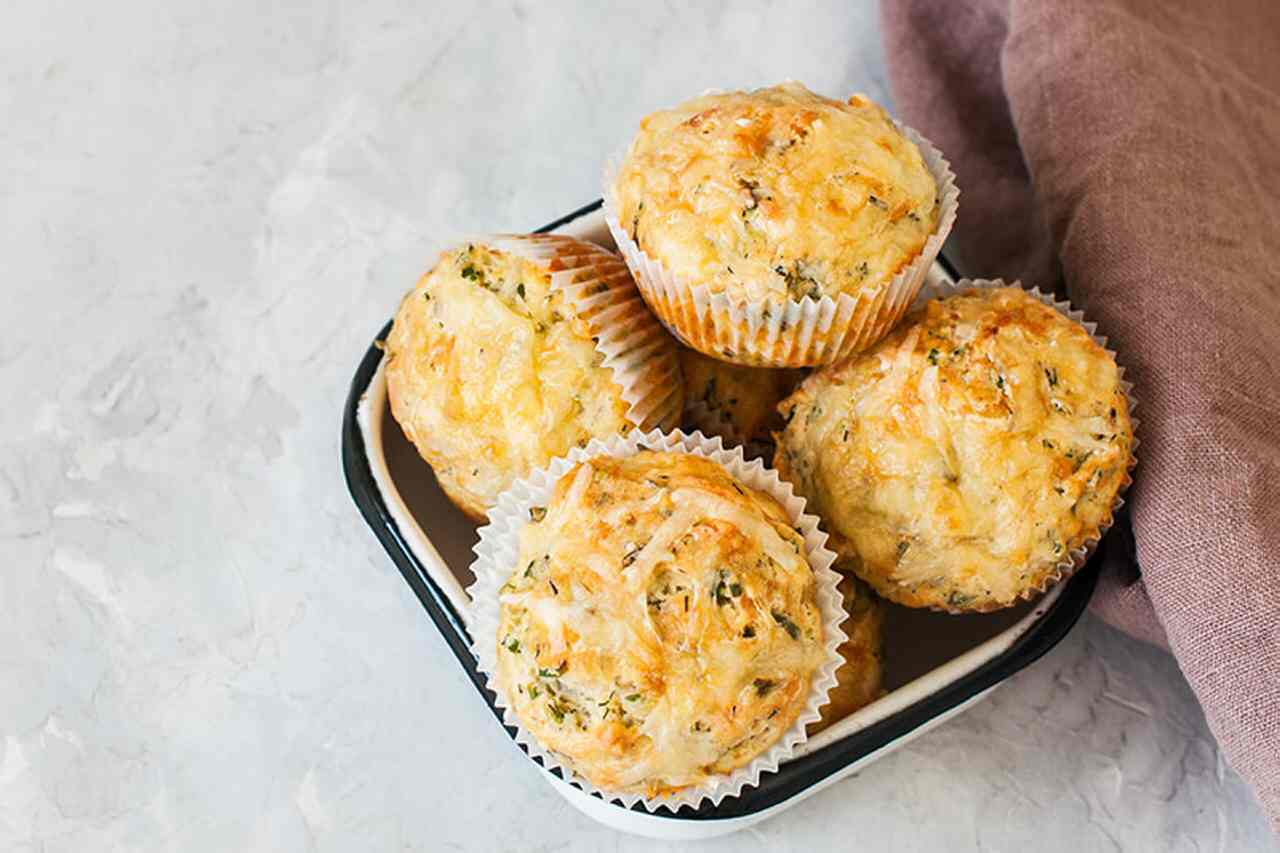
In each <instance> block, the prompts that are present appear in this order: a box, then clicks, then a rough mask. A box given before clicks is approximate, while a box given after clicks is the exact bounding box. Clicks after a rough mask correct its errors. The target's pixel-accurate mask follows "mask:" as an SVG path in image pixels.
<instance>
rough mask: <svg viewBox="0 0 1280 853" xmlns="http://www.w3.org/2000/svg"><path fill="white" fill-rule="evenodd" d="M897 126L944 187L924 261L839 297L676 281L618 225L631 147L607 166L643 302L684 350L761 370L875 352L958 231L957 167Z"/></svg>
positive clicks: (618, 232)
mask: <svg viewBox="0 0 1280 853" xmlns="http://www.w3.org/2000/svg"><path fill="white" fill-rule="evenodd" d="M895 124H897V123H896V122H895ZM897 127H898V129H899V130H900V131H901V132H902V133H903V135H905V136H906V137H907V139H909V140H911V141H912V142H913V143H915V145H916V147H917V148H918V149H919V150H920V154H921V156H922V157H923V159H924V164H925V167H926V168H927V169H928V170H929V174H931V175H932V176H933V180H934V182H935V183H936V184H937V187H938V204H939V210H938V222H937V225H936V226H935V227H934V231H933V233H932V234H931V235H930V236H929V238H928V239H927V240H926V241H925V244H924V247H923V248H922V249H921V250H920V254H918V255H916V257H915V259H914V260H913V261H911V262H910V263H909V264H907V265H906V266H905V267H903V268H902V269H901V270H899V271H898V273H897V275H895V276H894V277H893V278H892V279H891V280H890V281H889V282H888V284H885V285H876V286H874V287H866V288H863V289H862V290H860V291H858V292H857V293H854V294H850V293H841V294H839V295H838V296H837V297H835V298H832V297H830V296H823V297H822V298H821V299H817V300H814V299H767V300H759V301H743V300H741V299H738V298H735V297H733V296H731V295H730V294H728V293H725V292H713V291H712V290H711V288H709V287H708V286H707V285H705V284H701V283H699V282H697V281H692V280H689V279H687V278H685V277H684V276H681V275H677V274H675V273H674V272H672V271H671V270H669V269H667V268H666V266H665V265H664V264H663V263H662V262H661V261H660V260H658V259H656V258H652V257H650V256H649V254H648V253H646V252H645V251H644V250H643V249H641V248H640V247H639V246H638V245H636V243H635V241H634V240H632V239H631V235H630V234H628V233H627V231H626V229H624V228H622V226H621V225H620V223H619V219H618V203H617V196H616V193H615V191H614V185H615V182H616V178H617V174H618V169H619V168H620V167H621V165H622V162H623V159H624V158H625V156H626V152H627V148H625V147H624V148H623V149H621V150H620V151H618V152H616V153H615V154H614V155H613V156H612V157H610V158H609V159H608V160H607V161H606V163H605V168H604V211H605V221H606V222H607V223H608V225H609V231H610V233H612V234H613V239H614V242H615V243H617V246H618V251H619V252H621V253H622V256H623V257H624V258H625V259H626V261H627V266H629V267H630V268H631V272H632V274H633V275H635V279H636V285H637V286H638V287H639V288H640V292H641V293H642V294H643V295H644V298H645V300H646V301H647V302H648V303H649V305H650V306H651V307H652V308H653V310H654V313H656V314H657V315H658V318H659V319H661V320H662V322H663V323H664V324H666V326H667V328H668V329H670V330H671V331H672V333H673V334H675V335H676V337H678V338H680V340H681V341H683V342H684V343H685V344H686V345H688V346H691V347H693V348H694V349H696V350H699V351H701V352H703V353H705V354H707V355H710V356H714V357H715V358H719V359H724V360H726V361H732V362H736V363H738V364H748V365H755V366H760V367H811V366H816V365H821V364H831V363H833V362H836V361H840V360H842V359H845V358H847V357H849V356H850V355H852V354H854V353H856V352H859V351H861V350H864V349H866V348H867V347H869V346H871V345H872V344H874V343H875V342H876V341H878V340H880V339H881V338H882V337H884V336H885V335H886V334H888V332H889V330H890V329H891V328H893V326H894V325H896V324H897V322H898V321H899V320H901V319H902V317H903V315H904V314H905V313H906V311H907V307H908V306H909V305H910V304H911V301H912V299H914V298H915V296H916V294H917V293H918V292H919V291H920V287H921V285H923V284H924V281H925V275H926V274H927V273H928V271H929V267H930V266H931V265H932V264H933V262H934V260H935V259H936V258H937V257H938V253H939V252H941V251H942V244H943V243H944V242H945V241H946V239H947V235H948V234H949V233H951V227H952V225H954V224H955V220H956V211H957V210H958V208H959V199H960V190H959V188H958V187H957V186H956V178H955V175H954V174H953V173H952V171H951V165H950V164H949V163H948V162H947V160H946V158H945V157H943V156H942V153H941V152H940V151H939V150H938V149H937V148H935V147H934V146H933V144H932V143H931V142H929V140H927V139H925V138H924V137H923V136H921V135H920V134H918V133H916V132H915V131H914V130H912V129H911V128H909V127H906V126H904V125H901V124H898V125H897Z"/></svg>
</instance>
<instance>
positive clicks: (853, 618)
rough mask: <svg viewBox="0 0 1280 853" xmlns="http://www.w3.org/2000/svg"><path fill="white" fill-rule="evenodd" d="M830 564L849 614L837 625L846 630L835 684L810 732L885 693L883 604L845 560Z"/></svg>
mask: <svg viewBox="0 0 1280 853" xmlns="http://www.w3.org/2000/svg"><path fill="white" fill-rule="evenodd" d="M832 568H833V569H835V570H837V571H839V572H840V573H841V577H840V586H839V589H840V597H841V598H842V599H843V600H844V609H845V612H846V613H847V614H848V618H846V619H845V620H844V622H843V623H842V624H841V625H840V627H841V628H842V629H843V630H844V633H845V641H844V642H843V643H841V644H840V657H841V658H843V659H844V662H843V663H842V664H840V668H839V669H837V670H836V686H835V687H833V688H831V693H830V694H828V703H827V704H826V705H823V706H822V719H821V720H819V721H818V722H816V723H811V724H810V725H809V734H811V735H813V734H817V733H818V732H820V731H822V730H823V729H825V728H826V727H827V726H829V725H831V724H832V723H838V722H839V721H840V720H843V719H844V718H845V717H847V716H849V715H850V714H852V713H853V712H854V711H857V710H858V709H860V708H862V707H864V706H866V705H869V704H871V703H872V702H874V701H875V700H876V699H879V698H880V696H881V695H883V693H884V690H883V688H882V687H881V678H882V675H883V666H882V661H883V659H884V640H883V636H882V631H883V627H884V605H883V603H882V602H881V601H880V599H879V598H877V597H876V594H875V593H873V592H872V591H871V588H870V587H868V586H867V585H866V584H865V583H863V582H862V581H860V580H858V578H857V576H856V575H854V574H852V573H851V572H850V569H849V566H848V564H847V562H846V561H843V560H838V561H837V562H836V564H835V565H834V566H832Z"/></svg>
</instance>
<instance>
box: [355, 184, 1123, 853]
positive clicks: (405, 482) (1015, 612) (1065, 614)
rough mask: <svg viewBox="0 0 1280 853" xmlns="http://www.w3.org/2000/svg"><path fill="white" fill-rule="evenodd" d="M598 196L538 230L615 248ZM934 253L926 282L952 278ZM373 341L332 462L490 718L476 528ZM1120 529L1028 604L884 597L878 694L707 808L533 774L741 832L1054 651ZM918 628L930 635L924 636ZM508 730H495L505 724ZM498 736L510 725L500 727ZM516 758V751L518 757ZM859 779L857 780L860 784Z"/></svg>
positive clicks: (697, 830) (579, 803)
mask: <svg viewBox="0 0 1280 853" xmlns="http://www.w3.org/2000/svg"><path fill="white" fill-rule="evenodd" d="M600 208H601V203H600V202H599V201H596V202H593V203H592V204H588V205H586V206H584V207H582V208H579V209H578V210H575V211H574V212H572V213H570V214H568V215H566V216H563V217H560V218H559V219H556V220H555V221H553V222H551V223H549V224H548V225H546V226H544V227H543V228H540V229H538V230H539V231H543V232H548V231H555V232H558V233H565V234H570V235H572V236H575V237H580V238H583V239H587V240H591V241H593V242H596V243H599V244H601V245H604V246H607V247H609V248H613V243H612V241H611V239H610V237H609V232H608V229H607V228H606V227H605V223H604V216H603V214H602V213H601V209H600ZM955 276H956V273H955V271H954V270H953V269H952V268H951V267H950V265H949V264H948V262H947V261H946V259H945V258H941V259H940V260H939V261H938V263H936V264H935V265H934V268H933V270H931V272H930V280H933V281H936V280H937V279H938V278H939V277H941V278H954V277H955ZM390 329H391V323H390V322H388V323H387V324H386V326H384V327H383V329H382V331H381V332H379V333H378V336H377V339H376V340H375V341H374V342H373V343H372V344H371V345H370V347H369V350H368V352H367V353H366V354H365V357H364V359H363V360H362V361H361V362H360V365H359V367H358V368H357V369H356V374H355V378H354V379H353V380H352V382H351V390H350V393H349V394H348V397H347V401H346V407H345V410H344V412H343V421H342V465H343V471H344V473H345V475H346V479H347V486H348V488H349V490H350V492H351V496H352V498H353V499H354V500H355V503H356V506H357V507H358V508H359V510H360V513H361V514H362V515H363V516H364V519H365V521H366V522H367V523H368V524H369V527H370V528H371V529H372V530H373V532H374V534H375V535H376V536H377V537H378V540H379V541H380V542H381V543H382V545H383V547H384V548H385V549H386V551H387V554H388V555H389V556H390V557H391V559H392V561H393V562H394V563H395V564H396V566H397V567H398V568H399V569H400V572H401V574H402V575H404V579H405V580H406V581H407V582H408V584H409V587H410V588H411V589H412V590H413V592H414V594H415V595H417V597H418V600H419V601H420V602H421V603H422V606H423V608H424V609H425V610H426V612H427V615H428V616H429V617H430V618H431V620H432V622H434V623H435V626H436V628H437V629H438V630H439V631H440V634H441V635H442V636H443V637H444V640H445V642H446V643H447V644H448V646H449V649H450V650H451V651H452V652H453V654H454V656H455V657H456V658H457V660H458V665H459V666H461V667H462V669H463V670H464V671H465V672H466V674H467V676H468V677H469V678H470V679H471V683H472V684H473V685H475V688H476V690H477V691H479V692H480V695H481V696H483V697H484V700H485V702H486V703H487V704H488V705H489V709H490V711H492V712H493V714H494V719H495V720H496V721H497V724H498V725H502V723H501V714H500V713H499V712H498V711H497V710H496V709H495V708H494V704H493V694H492V693H491V692H490V691H489V690H488V689H486V688H485V686H484V679H483V677H482V676H481V675H480V673H479V672H478V671H477V669H476V661H475V658H473V657H472V655H471V652H470V649H469V645H470V642H471V638H470V635H469V634H468V633H467V619H468V616H467V613H468V603H467V601H468V600H467V595H466V592H465V591H464V590H465V587H466V586H467V585H468V584H470V583H471V581H472V575H471V571H470V565H471V560H472V553H471V547H472V546H473V545H474V544H475V542H476V538H477V537H476V529H477V525H476V524H475V523H474V522H472V521H470V520H468V519H467V518H466V517H465V516H464V515H463V514H462V513H461V511H459V510H458V509H457V508H455V507H454V506H453V504H451V503H450V502H449V500H448V499H447V498H446V497H445V496H444V493H443V492H442V491H441V490H440V487H439V486H438V485H437V484H436V480H435V476H434V474H433V473H432V472H431V469H430V467H429V466H428V465H427V464H426V463H425V462H424V461H422V459H421V458H420V457H419V456H418V454H417V452H416V450H414V448H413V446H412V445H411V444H410V443H409V442H408V441H407V440H406V439H405V437H404V435H403V434H402V433H401V432H400V428H399V426H398V425H397V424H396V422H395V419H394V418H392V417H391V414H390V410H389V408H388V404H387V393H386V381H385V378H384V376H383V370H382V350H381V349H380V344H381V342H382V341H383V340H384V339H385V338H386V336H387V333H388V332H389V331H390ZM1126 534H1128V521H1127V518H1126V517H1124V516H1121V517H1118V518H1117V520H1116V524H1115V525H1114V527H1113V528H1112V530H1111V531H1110V532H1109V533H1108V535H1107V536H1106V537H1104V539H1103V541H1102V542H1101V543H1100V545H1099V547H1098V550H1097V552H1096V553H1095V554H1094V556H1093V559H1092V560H1090V562H1089V563H1088V564H1087V565H1086V566H1085V567H1083V568H1082V569H1081V570H1080V571H1078V572H1076V573H1075V574H1074V575H1073V576H1072V577H1071V578H1070V579H1069V580H1067V581H1066V582H1065V583H1062V584H1059V585H1058V586H1056V587H1054V588H1053V589H1051V590H1050V591H1049V592H1048V593H1046V594H1045V595H1044V596H1043V597H1042V598H1040V599H1039V600H1038V601H1035V602H1032V603H1027V604H1023V605H1022V606H1020V607H1014V608H1010V609H1008V610H1004V611H999V612H996V613H990V614H974V615H967V616H949V615H946V614H940V613H933V612H930V611H921V610H912V609H909V608H904V607H899V606H897V605H893V604H887V605H886V608H887V611H886V618H885V629H884V635H885V636H884V640H885V650H886V651H885V672H884V681H885V688H886V690H887V693H886V695H885V696H883V697H882V698H880V699H878V700H877V701H875V702H873V703H871V704H870V705H868V706H867V707H865V708H862V709H861V710H859V711H857V712H856V713H854V714H852V715H850V716H849V717H846V718H844V719H843V720H840V721H838V722H836V723H835V724H833V725H831V726H830V727H829V728H827V729H825V730H824V731H822V732H820V733H819V734H817V735H816V736H814V737H811V738H810V739H809V740H808V741H807V742H806V743H804V744H802V745H801V746H800V747H799V748H798V749H797V752H796V755H795V757H794V758H792V760H791V761H789V762H787V763H785V764H783V765H782V766H781V767H779V769H778V772H776V773H771V774H768V773H767V774H765V775H764V776H763V777H761V780H760V784H759V786H757V787H754V788H746V789H744V790H743V792H742V793H741V794H740V795H739V796H737V797H729V798H726V799H724V800H723V801H721V803H720V804H719V805H718V806H716V805H712V804H711V803H710V802H709V801H708V802H705V803H704V804H703V805H702V807H700V808H698V809H690V808H687V807H686V808H683V809H681V810H680V811H679V813H674V814H673V813H672V812H671V811H670V810H668V809H666V808H663V809H660V810H658V811H657V812H652V813H651V812H648V811H646V810H644V809H643V808H642V807H641V806H640V805H637V806H635V807H634V808H631V809H628V808H626V807H624V806H622V805H620V804H617V803H612V802H607V801H605V800H604V799H602V798H600V797H599V796H595V795H588V794H586V793H585V792H583V791H582V790H581V789H579V788H578V787H576V786H575V785H573V784H571V783H567V782H565V781H564V780H563V779H562V778H561V777H560V774H559V771H547V770H546V769H545V768H542V766H541V762H540V761H539V760H538V759H536V758H533V759H531V760H532V761H534V763H536V764H538V766H539V769H540V770H541V772H542V773H543V776H544V777H545V778H546V779H547V781H548V782H549V783H551V784H552V785H553V786H554V787H555V788H556V790H558V791H559V792H560V793H561V794H562V795H563V796H564V797H565V798H566V799H568V800H569V801H570V802H571V803H573V805H574V806H576V807H577V808H578V809H580V810H581V811H583V812H585V813H586V814H588V815H590V816H591V817H593V818H595V819H596V820H599V821H601V822H602V823H605V824H607V825H609V826H612V827H614V828H616V829H620V830H623V831H626V832H631V833H635V834H638V835H646V836H650V837H654V838H664V839H672V840H675V839H698V838H710V837H713V836H717V835H723V834H726V833H729V832H733V831H736V830H738V829H744V828H746V827H748V826H751V825H752V824H755V823H758V822H759V821H761V820H764V819H766V818H768V817H770V816H771V815H774V814H777V813H778V812H780V811H782V810H784V809H787V808H789V807H790V806H792V805H795V804H796V803H798V802H800V801H801V800H803V799H804V798H805V797H808V796H810V795H811V794H814V793H816V792H818V791H820V790H822V789H823V788H825V787H827V786H828V785H831V784H834V783H835V782H837V781H839V780H840V779H843V778H844V777H846V776H849V775H850V774H852V773H854V772H856V771H857V770H859V769H861V768H862V767H865V766H866V765H867V764H870V763H871V762H872V761H875V760H876V759H877V758H880V757H882V756H884V755H887V754H888V753H889V752H891V751H893V750H894V749H896V748H898V747H900V746H902V745H903V744H905V743H907V742H908V741H910V740H911V739H912V738H915V737H918V736H919V735H921V734H923V733H925V732H926V731H928V730H929V729H931V728H933V727H934V726H936V725H938V724H939V723H941V722H943V721H944V720H946V719H948V718H950V717H952V716H954V715H955V714H958V713H960V712H961V711H963V710H964V709H965V708H968V707H969V706H970V705H972V704H974V703H975V702H977V701H979V700H980V699H982V698H983V697H984V696H986V695H987V694H988V693H989V692H990V691H991V690H993V689H994V688H995V687H997V686H998V685H999V684H1000V683H1001V682H1003V681H1004V680H1005V679H1006V678H1008V677H1009V676H1011V675H1013V674H1014V673H1016V672H1018V671H1019V670H1021V669H1023V668H1024V667H1026V666H1028V665H1030V664H1031V663H1032V662H1034V661H1035V660H1036V659H1038V658H1039V657H1040V656H1041V655H1043V654H1044V653H1045V652H1047V651H1048V650H1049V649H1051V648H1053V646H1054V645H1056V644H1057V643H1058V642H1059V641H1060V640H1061V639H1062V638H1063V637H1064V636H1066V634H1067V632H1068V631H1069V630H1070V629H1071V627H1072V626H1073V625H1074V624H1075V622H1076V620H1077V619H1079V617H1080V614H1081V613H1083V612H1084V609H1085V607H1086V606H1087V605H1088V603H1089V598H1090V596H1092V594H1093V590H1094V586H1095V585H1096V582H1097V575H1098V569H1099V566H1100V565H1101V563H1102V562H1103V560H1104V559H1105V554H1106V552H1107V548H1108V545H1109V544H1111V543H1113V542H1115V541H1116V540H1117V539H1118V538H1120V537H1122V536H1124V535H1126ZM921 638H927V641H925V642H921ZM504 728H505V727H504ZM507 733H508V735H509V736H512V737H514V732H513V731H512V730H511V729H509V728H508V729H507ZM526 754H527V753H526ZM870 783H871V780H866V782H864V784H870Z"/></svg>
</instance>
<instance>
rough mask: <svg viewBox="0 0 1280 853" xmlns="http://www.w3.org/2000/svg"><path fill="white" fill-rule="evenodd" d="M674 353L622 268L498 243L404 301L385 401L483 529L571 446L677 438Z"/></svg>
mask: <svg viewBox="0 0 1280 853" xmlns="http://www.w3.org/2000/svg"><path fill="white" fill-rule="evenodd" d="M498 246H502V247H503V248H498ZM603 342H610V343H612V345H613V350H614V353H615V355H617V357H613V358H611V357H610V354H609V348H608V347H606V345H605V343H603ZM675 347H676V344H675V342H674V341H673V340H672V339H671V338H670V336H669V335H667V334H666V332H665V331H664V330H663V329H662V328H661V326H660V325H659V324H658V323H657V321H656V320H655V319H654V318H653V316H652V315H651V314H650V313H649V312H648V311H647V309H645V307H644V305H643V302H642V301H641V299H640V298H639V295H638V294H637V293H636V291H635V284H634V282H633V281H632V279H631V277H630V275H629V274H628V272H627V270H626V267H625V265H624V264H623V263H622V261H621V260H620V259H618V258H617V257H616V256H614V255H612V254H611V253H608V252H606V251H605V250H604V249H601V248H599V247H598V246H594V245H592V244H588V243H583V242H580V241H577V240H572V239H569V238H565V237H543V236H537V237H533V236H531V237H503V238H494V240H493V241H492V242H491V244H488V245H482V244H480V243H469V244H466V245H463V246H458V247H455V248H453V249H449V250H448V251H446V252H444V253H443V254H442V255H441V256H440V259H439V261H438V262H437V263H436V265H435V267H434V268H433V269H432V270H431V271H430V272H428V273H427V274H426V275H425V276H424V277H423V278H422V280H421V281H419V282H418V285H417V287H415V288H414V290H413V291H412V292H410V293H409V295H408V296H406V297H405V298H404V300H403V302H402V303H401V305H400V308H399V310H398V311H397V313H396V317H395V322H394V324H393V326H392V329H391V334H390V335H389V336H388V337H387V340H386V344H385V350H386V359H387V361H386V377H387V395H388V398H389V400H390V404H391V412H392V414H393V415H394V416H395V419H396V421H397V422H398V423H399V424H400V427H401V428H402V429H403V430H404V433H405V435H406V437H407V438H408V439H409V440H410V441H411V442H413V444H414V446H415V447H417V449H418V452H419V454H420V455H421V456H422V458H423V459H425V460H426V461H427V462H428V463H429V464H430V465H431V467H432V469H434V471H435V474H436V478H437V480H438V481H439V483H440V486H441V488H442V489H443V490H444V491H445V493H446V494H447V495H448V496H449V498H450V499H451V500H452V501H453V502H454V503H455V504H457V505H458V507H459V508H461V509H462V510H463V511H464V512H465V513H466V514H467V515H469V516H471V517H472V518H474V519H477V520H483V519H484V518H485V515H486V512H487V510H488V508H489V507H490V506H492V505H493V503H494V501H495V500H496V499H497V496H498V495H499V494H500V493H501V492H502V491H503V490H504V489H506V488H507V486H509V485H510V484H511V483H512V482H513V481H514V480H515V479H516V478H517V477H520V476H523V475H524V474H526V473H528V472H529V471H530V470H533V469H535V468H538V467H541V466H543V465H545V464H546V463H547V462H549V461H550V460H551V459H552V458H554V457H556V456H560V455H563V454H564V453H565V452H567V451H568V450H569V449H570V448H572V447H575V446H578V447H581V446H585V445H586V444H587V442H588V441H589V440H590V439H591V438H593V437H605V436H611V435H617V434H619V433H626V432H628V431H630V430H631V429H632V428H634V427H641V428H645V429H648V428H651V427H653V426H655V425H659V426H664V427H670V426H674V425H675V422H676V420H677V419H678V417H679V413H680V410H681V408H682V406H683V392H682V385H681V380H680V373H679V364H678V362H677V361H676V356H675ZM628 383H630V391H631V392H632V393H631V394H630V397H631V400H630V401H628V399H627V398H628V396H629V395H628Z"/></svg>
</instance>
